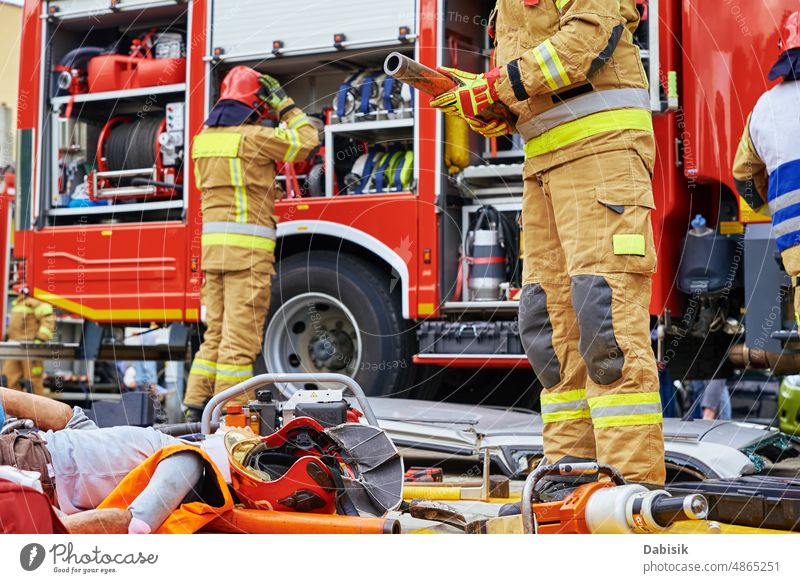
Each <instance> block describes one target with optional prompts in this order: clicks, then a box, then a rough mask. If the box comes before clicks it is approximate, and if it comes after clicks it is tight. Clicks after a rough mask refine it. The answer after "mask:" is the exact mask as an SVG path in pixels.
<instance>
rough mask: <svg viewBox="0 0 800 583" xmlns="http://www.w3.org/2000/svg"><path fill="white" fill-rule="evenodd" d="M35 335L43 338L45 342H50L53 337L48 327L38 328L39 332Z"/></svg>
mask: <svg viewBox="0 0 800 583" xmlns="http://www.w3.org/2000/svg"><path fill="white" fill-rule="evenodd" d="M37 335H38V336H44V337H45V338H46V339H47V340H50V339H51V338H52V337H53V331H52V330H51V329H50V327H49V326H39V332H38V333H37Z"/></svg>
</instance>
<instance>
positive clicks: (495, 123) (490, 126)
mask: <svg viewBox="0 0 800 583" xmlns="http://www.w3.org/2000/svg"><path fill="white" fill-rule="evenodd" d="M467 123H468V124H469V127H470V129H472V131H473V132H477V133H479V134H480V135H482V136H483V137H484V138H499V137H501V136H505V135H508V134H510V133H512V131H513V130H512V128H511V125H510V124H509V123H508V122H506V121H500V120H497V119H494V120H491V121H480V120H476V119H468V120H467Z"/></svg>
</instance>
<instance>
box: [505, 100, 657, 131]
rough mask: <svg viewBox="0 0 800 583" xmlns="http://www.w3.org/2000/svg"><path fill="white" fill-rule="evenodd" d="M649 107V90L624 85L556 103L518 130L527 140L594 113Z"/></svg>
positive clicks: (521, 125)
mask: <svg viewBox="0 0 800 583" xmlns="http://www.w3.org/2000/svg"><path fill="white" fill-rule="evenodd" d="M626 108H637V109H648V110H649V109H650V94H649V93H648V92H647V90H646V89H640V88H636V87H625V88H623V89H607V90H605V91H592V92H591V93H587V94H586V95H581V96H580V97H576V98H575V99H570V100H569V101H567V102H565V103H562V104H561V105H557V106H556V107H554V108H552V109H548V110H547V111H545V112H543V113H540V114H539V115H537V116H535V117H533V118H532V119H530V120H529V121H526V122H525V123H523V124H520V125H518V126H517V131H518V132H519V134H520V135H521V136H522V139H523V140H525V141H526V142H527V141H528V140H530V139H532V138H535V137H537V136H541V135H542V134H543V133H545V132H548V131H550V130H552V129H553V128H557V127H558V126H560V125H562V124H564V123H567V122H570V121H574V120H576V119H579V118H581V117H586V116H587V115H592V114H593V113H600V112H601V111H609V110H611V109H626Z"/></svg>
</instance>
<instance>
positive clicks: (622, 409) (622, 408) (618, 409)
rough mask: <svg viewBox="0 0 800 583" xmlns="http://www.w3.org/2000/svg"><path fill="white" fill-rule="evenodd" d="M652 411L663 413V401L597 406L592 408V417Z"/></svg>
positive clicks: (642, 413)
mask: <svg viewBox="0 0 800 583" xmlns="http://www.w3.org/2000/svg"><path fill="white" fill-rule="evenodd" d="M652 413H661V403H647V404H645V405H612V406H609V407H595V408H594V409H592V419H599V418H600V417H621V416H623V415H626V416H627V415H650V414H652Z"/></svg>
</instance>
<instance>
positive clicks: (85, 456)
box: [41, 407, 181, 514]
mask: <svg viewBox="0 0 800 583" xmlns="http://www.w3.org/2000/svg"><path fill="white" fill-rule="evenodd" d="M100 432H102V435H101V434H100ZM41 436H42V438H43V439H44V440H45V441H47V449H48V450H49V451H50V456H51V457H52V465H53V476H54V478H55V482H56V495H57V497H58V505H59V507H60V508H61V510H62V511H63V512H64V513H66V514H75V513H76V512H82V511H84V510H91V509H93V508H96V507H97V505H99V504H100V503H101V502H102V501H103V500H105V498H106V497H107V496H108V495H109V494H110V493H111V492H112V491H113V490H114V488H116V486H117V484H119V483H120V482H121V481H122V479H123V478H124V477H125V476H127V475H128V474H129V473H130V472H131V470H133V469H134V468H135V467H136V466H138V465H139V464H141V463H142V462H143V461H144V460H146V459H147V458H149V457H150V456H151V455H153V454H154V453H155V452H157V451H158V450H159V449H161V448H164V447H167V446H169V445H175V444H178V443H181V441H180V440H178V439H176V438H174V437H170V436H169V435H165V434H163V433H161V432H159V431H157V430H155V429H152V428H150V427H112V428H104V429H99V428H98V427H97V426H96V425H95V424H94V422H92V421H91V420H90V419H88V418H87V417H86V415H85V414H84V412H83V410H82V409H81V408H80V407H75V409H74V410H73V415H72V419H70V422H69V423H68V424H67V426H66V428H65V429H62V430H60V431H47V432H42V433H41Z"/></svg>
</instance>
